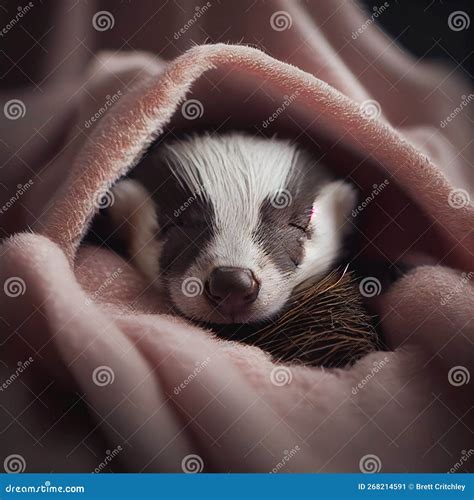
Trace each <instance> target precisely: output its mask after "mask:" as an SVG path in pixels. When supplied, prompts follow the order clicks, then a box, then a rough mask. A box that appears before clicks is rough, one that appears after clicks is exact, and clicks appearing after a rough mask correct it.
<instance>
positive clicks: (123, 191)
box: [107, 179, 161, 279]
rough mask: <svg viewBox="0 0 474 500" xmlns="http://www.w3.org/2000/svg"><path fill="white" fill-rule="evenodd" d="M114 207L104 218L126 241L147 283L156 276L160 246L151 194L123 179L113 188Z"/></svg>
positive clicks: (155, 212) (136, 184) (133, 181)
mask: <svg viewBox="0 0 474 500" xmlns="http://www.w3.org/2000/svg"><path fill="white" fill-rule="evenodd" d="M112 199H113V203H112V204H111V205H110V207H109V208H108V209H107V215H108V216H109V218H110V221H111V223H112V225H113V226H114V227H115V228H116V230H117V232H118V233H119V235H120V237H121V238H122V239H123V240H124V241H125V243H126V247H127V251H128V254H129V257H130V259H131V260H132V262H133V263H134V264H135V265H136V267H138V269H139V270H140V271H142V273H143V274H145V276H147V277H148V278H150V279H156V277H157V275H158V272H159V258H160V254H161V243H160V242H159V241H158V239H157V234H158V232H159V225H158V215H157V209H156V206H155V203H154V202H153V199H152V198H151V196H150V193H149V192H148V191H147V190H146V189H145V187H144V186H143V185H142V184H141V183H140V182H138V181H136V180H133V179H125V180H122V181H119V182H118V183H117V184H116V185H115V186H114V187H113V188H112Z"/></svg>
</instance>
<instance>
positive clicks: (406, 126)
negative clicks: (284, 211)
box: [0, 1, 474, 472]
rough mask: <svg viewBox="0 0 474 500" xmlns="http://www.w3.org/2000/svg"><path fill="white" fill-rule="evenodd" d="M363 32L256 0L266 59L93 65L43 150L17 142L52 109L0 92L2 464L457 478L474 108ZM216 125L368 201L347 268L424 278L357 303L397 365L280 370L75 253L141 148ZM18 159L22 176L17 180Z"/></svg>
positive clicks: (473, 303)
mask: <svg viewBox="0 0 474 500" xmlns="http://www.w3.org/2000/svg"><path fill="white" fill-rule="evenodd" d="M217 8H218V7H216V9H217ZM219 8H221V7H219ZM229 11H231V9H230V8H229ZM206 15H209V16H210V17H209V20H208V23H209V24H210V25H212V23H217V22H218V19H219V16H218V15H217V13H212V8H210V10H209V13H208V14H206ZM366 17H367V15H366V14H364V13H363V12H361V11H360V10H359V9H358V8H357V6H356V5H355V4H352V3H350V4H349V3H346V4H345V5H344V6H343V5H342V4H341V3H340V2H339V3H338V2H321V3H319V2H318V3H315V4H314V5H312V6H311V8H309V7H302V6H300V5H297V4H296V3H293V2H277V1H275V2H266V3H265V5H261V6H259V7H258V15H256V16H255V19H256V20H258V21H259V22H258V31H259V35H260V36H261V37H262V38H261V40H263V42H262V43H264V44H265V48H266V51H267V52H268V53H270V54H272V56H273V57H272V56H270V55H267V54H265V53H264V52H262V51H260V50H257V49H255V48H251V47H247V46H242V45H224V44H210V45H201V46H196V47H194V48H192V49H190V50H189V51H187V52H185V53H184V54H183V55H181V56H179V57H176V58H175V59H174V60H172V61H170V62H166V63H165V61H163V60H161V59H158V58H156V57H154V56H153V55H151V54H146V53H137V52H129V53H115V54H112V53H103V54H101V55H100V56H98V57H96V58H95V60H94V62H93V63H92V64H91V65H90V66H89V67H88V69H87V71H86V73H85V74H84V75H82V78H81V80H80V81H78V82H75V85H74V89H75V90H74V92H72V94H71V95H73V96H74V99H72V100H67V101H66V100H64V101H63V102H64V110H63V112H61V109H58V110H55V120H54V123H53V124H48V123H44V124H43V128H41V129H40V132H41V134H42V135H44V137H45V142H44V143H43V144H40V145H39V144H38V139H37V138H36V134H35V139H34V140H31V141H30V140H28V137H29V134H30V133H31V131H32V130H33V129H34V128H35V127H38V125H37V124H38V121H39V120H41V118H43V119H44V116H45V109H48V108H47V106H46V105H45V101H46V102H48V95H49V97H50V98H51V99H52V101H51V102H53V101H54V100H55V99H56V100H57V99H58V95H55V96H54V92H52V93H51V94H46V96H42V97H41V98H39V97H36V96H35V95H33V94H30V95H29V94H27V93H24V94H22V93H20V92H16V93H12V94H9V95H2V107H4V106H5V108H4V109H5V110H6V109H7V103H10V104H9V108H8V109H9V111H8V113H7V111H5V112H4V115H5V116H2V120H3V121H2V130H3V126H5V130H6V133H5V136H4V137H5V139H4V144H7V146H8V147H7V150H8V151H6V153H5V155H4V158H2V159H3V160H4V161H5V168H4V170H3V171H2V172H1V174H0V175H1V177H0V181H1V182H2V185H3V186H4V188H5V190H2V193H3V195H4V199H3V200H2V206H3V208H2V214H1V217H0V224H1V227H2V230H3V232H4V234H6V235H11V236H10V237H9V238H8V239H6V240H5V241H4V242H3V245H2V247H1V249H0V284H1V285H2V290H1V292H2V297H1V301H0V319H1V323H0V324H1V325H2V328H1V337H0V345H1V359H0V462H4V467H5V468H7V467H19V469H20V470H26V471H29V472H33V471H51V470H54V471H77V472H79V471H94V470H98V471H102V470H110V469H112V470H115V471H131V472H138V471H147V472H151V471H160V472H161V471H185V472H195V471H201V470H203V471H248V472H256V471H261V472H264V471H268V472H270V471H274V472H276V471H278V472H280V471H281V472H284V471H315V472H319V471H321V472H355V471H359V470H362V471H363V472H373V471H383V472H395V471H410V472H414V471H418V472H423V471H426V472H428V471H430V472H435V471H439V472H443V471H449V470H451V469H453V470H458V469H459V468H460V467H457V466H456V464H457V463H458V462H459V461H460V460H461V458H462V456H463V453H464V455H465V454H466V450H467V449H469V448H470V446H469V440H470V439H471V440H472V381H471V374H472V373H473V370H474V362H473V341H474V321H473V310H474V290H473V280H472V278H473V277H474V274H473V272H474V265H473V264H474V262H473V251H474V234H473V231H472V228H473V222H474V208H473V205H472V203H471V201H470V193H471V190H472V172H470V171H469V161H470V159H471V157H470V151H471V150H472V149H470V148H472V144H471V146H469V141H470V138H469V134H468V128H467V126H466V123H467V116H464V115H462V114H461V115H459V116H457V117H456V119H455V120H453V121H452V123H451V122H450V123H449V126H445V127H443V126H441V125H440V123H441V121H442V120H443V119H444V118H446V116H449V114H450V113H451V112H452V109H453V106H455V105H457V102H458V100H459V99H460V97H459V96H461V95H466V94H468V92H467V90H466V89H464V88H463V84H462V82H459V81H456V80H454V79H453V76H452V75H449V74H448V72H444V70H442V69H440V68H434V67H427V66H425V65H423V64H415V61H413V60H411V58H410V57H409V56H407V55H406V54H404V53H402V52H401V51H400V50H399V49H398V48H397V47H396V46H394V45H393V43H392V41H391V40H389V39H387V38H386V37H385V36H384V35H382V34H381V33H380V32H379V31H377V29H376V28H375V27H374V26H372V25H370V26H368V27H367V29H364V32H363V35H361V36H359V37H356V39H355V40H351V41H350V43H348V40H349V38H350V36H351V33H352V32H353V31H354V26H361V25H363V24H364V21H366ZM239 22H242V21H240V20H239V19H236V20H235V22H234V28H235V26H236V25H238V24H239ZM248 29H250V28H248ZM183 36H184V35H183ZM236 40H237V39H236ZM282 61H285V62H282ZM61 96H62V94H59V97H60V98H62V97H61ZM13 99H18V100H19V101H20V104H18V103H17V104H16V106H15V107H17V110H16V111H15V107H14V104H12V103H11V101H12V100H13ZM453 103H454V104H453ZM22 105H23V107H24V109H25V110H26V113H25V116H23V117H21V116H20V119H11V117H12V114H13V113H17V112H18V110H19V113H20V115H22V114H23V110H22ZM18 106H19V108H18ZM8 114H9V115H10V116H7V115H8ZM58 116H59V118H60V119H59V118H58ZM50 125H51V126H50ZM53 125H54V126H53ZM7 127H8V128H7ZM207 127H212V128H215V129H218V130H226V129H231V128H238V129H245V130H248V131H250V132H251V133H258V132H264V133H266V134H273V133H278V134H280V135H286V136H290V137H293V138H295V139H297V140H299V141H301V142H302V143H307V144H311V146H312V147H313V148H320V150H321V156H322V157H323V158H324V160H325V161H326V163H327V164H328V165H329V166H330V168H333V169H334V170H335V171H336V173H337V174H338V175H341V176H343V177H347V178H350V179H351V180H352V182H354V183H355V184H356V185H357V186H358V187H359V189H360V191H361V203H362V201H364V205H362V204H361V205H360V206H359V208H358V211H357V213H356V214H355V215H354V218H359V217H360V221H361V222H360V224H358V226H357V227H358V228H357V231H358V235H359V237H358V248H357V251H358V252H359V253H360V254H361V255H365V256H366V257H367V258H371V257H374V258H379V259H380V258H383V259H386V260H388V261H389V262H392V263H394V264H395V266H396V265H397V264H398V263H401V262H411V263H416V264H418V267H417V268H416V269H415V270H414V271H412V272H410V273H409V274H407V275H406V276H404V277H403V278H401V279H400V280H399V281H397V282H396V283H395V284H394V285H393V286H392V287H390V288H385V287H383V286H382V289H377V290H376V292H375V293H371V292H370V293H369V294H368V295H372V296H373V295H376V296H375V297H372V298H369V299H368V301H369V302H370V304H369V306H370V307H371V308H372V309H374V310H376V311H377V312H378V314H379V317H380V328H381V330H382V331H383V332H384V335H385V337H386V339H387V342H388V343H389V347H390V349H391V351H390V352H381V353H375V354H371V355H368V356H367V357H365V358H364V359H362V360H360V361H359V362H357V363H356V365H355V366H354V367H352V368H350V369H346V370H342V369H334V370H323V369H318V368H308V367H302V366H282V365H276V364H274V363H272V362H271V361H270V359H269V358H268V356H266V355H265V354H264V353H263V352H262V351H260V350H259V349H257V348H254V347H249V346H244V345H240V344H236V343H232V342H226V341H223V340H218V339H216V338H214V337H213V336H212V335H211V334H210V333H209V332H206V331H204V330H201V329H199V328H197V327H194V326H192V325H190V324H188V323H186V322H184V321H183V320H181V319H178V318H175V317H172V316H170V315H168V314H167V313H168V312H169V311H167V308H166V306H165V305H164V302H163V300H162V299H161V298H160V295H159V293H158V291H157V290H154V289H152V288H150V287H149V286H148V285H147V283H146V282H145V280H144V279H143V278H142V277H141V276H140V274H139V273H138V272H137V271H136V270H135V269H134V268H133V267H131V265H130V264H129V263H127V262H126V261H125V260H123V259H122V258H121V257H119V256H118V255H116V254H114V253H112V252H110V251H108V250H106V249H103V248H98V247H93V246H90V245H85V244H83V243H82V239H83V237H84V235H85V233H86V232H87V228H88V227H89V224H90V222H91V219H92V217H93V216H94V214H95V213H96V211H97V209H98V207H99V206H100V205H101V204H102V203H104V199H105V200H106V201H105V202H107V196H105V198H104V193H106V192H107V190H108V188H109V187H110V186H111V185H112V184H113V183H114V182H115V181H116V180H117V179H118V178H119V177H120V176H122V175H124V174H125V173H126V172H128V171H129V170H130V169H131V168H132V167H133V165H134V164H135V163H136V162H137V161H138V159H139V158H140V155H141V154H142V153H143V152H144V151H145V149H146V148H147V146H148V145H149V144H150V143H151V142H152V141H153V140H154V139H156V138H157V137H159V136H161V135H162V134H165V133H166V134H174V133H175V132H176V131H178V130H179V131H181V130H200V129H203V128H207ZM58 131H60V132H61V133H58ZM15 141H20V142H15ZM40 143H41V139H40ZM18 148H21V149H23V153H25V151H29V152H30V154H29V159H28V161H27V162H26V161H22V162H21V163H18V162H17V163H15V162H16V159H17V158H18V155H16V154H14V152H15V151H16V150H17V149H18ZM40 153H41V154H40ZM382 183H386V184H385V185H386V188H384V189H383V190H378V191H380V193H376V194H375V195H374V186H380V185H381V184H382ZM366 199H369V201H368V202H367V203H365V201H366ZM366 278H371V276H366ZM376 285H377V283H376ZM376 288H377V287H376ZM471 442H472V441H471ZM463 463H464V462H463ZM12 464H13V465H12ZM463 467H464V466H463Z"/></svg>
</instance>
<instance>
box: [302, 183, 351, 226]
mask: <svg viewBox="0 0 474 500" xmlns="http://www.w3.org/2000/svg"><path fill="white" fill-rule="evenodd" d="M356 203H357V191H356V189H355V187H354V186H353V185H352V184H350V183H349V182H346V181H341V180H338V181H333V182H330V183H329V184H326V185H325V186H324V187H323V188H322V189H321V190H320V191H319V193H318V196H317V197H316V199H315V200H314V203H313V216H312V218H311V224H312V225H313V228H315V229H316V228H317V227H318V226H320V224H321V223H322V222H323V221H321V219H320V218H321V217H322V218H323V219H324V223H326V224H327V223H330V225H331V226H332V227H331V229H332V231H334V232H337V233H341V232H342V234H346V233H347V232H348V231H349V230H350V228H351V224H350V222H348V218H349V216H350V213H351V211H352V210H353V209H354V207H355V206H356Z"/></svg>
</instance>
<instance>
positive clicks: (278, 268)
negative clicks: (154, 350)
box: [107, 133, 356, 323]
mask: <svg viewBox="0 0 474 500" xmlns="http://www.w3.org/2000/svg"><path fill="white" fill-rule="evenodd" d="M113 198H114V200H115V201H114V203H113V205H112V206H111V207H110V208H109V209H108V214H107V215H109V217H110V219H109V220H110V221H111V222H112V224H113V225H115V226H116V227H121V228H122V234H123V236H124V239H125V240H126V242H127V243H126V245H127V248H128V253H129V256H130V258H131V260H132V262H133V263H134V265H135V266H136V267H138V268H139V269H140V270H141V271H142V273H143V274H145V275H146V276H147V277H148V278H149V279H150V280H151V281H152V282H153V283H154V284H155V285H157V286H159V287H162V289H163V290H164V292H165V293H166V295H167V296H168V298H169V300H170V301H171V303H172V305H173V306H174V307H175V308H176V309H177V310H178V311H179V312H180V313H181V314H183V315H184V316H186V317H188V318H190V319H192V320H197V321H203V322H209V323H254V322H262V321H265V320H268V319H271V318H272V317H274V316H275V315H276V314H277V313H278V312H279V311H281V309H282V308H283V307H284V306H285V303H286V302H287V301H288V299H289V297H290V294H291V293H292V291H293V290H294V289H295V287H300V286H304V285H303V284H305V283H308V281H309V280H310V281H311V282H314V281H315V280H317V279H318V278H321V277H323V276H324V275H325V274H327V272H328V271H329V270H331V268H332V266H334V265H335V263H336V261H337V260H338V258H339V257H340V255H341V251H342V249H343V240H344V236H345V235H346V233H347V230H348V226H350V224H349V223H348V222H347V221H346V217H347V216H348V214H350V212H351V210H352V209H353V208H354V206H355V203H356V193H355V190H354V188H353V187H352V185H350V184H348V183H346V182H344V181H341V180H334V179H332V178H331V176H330V175H329V173H328V171H327V170H326V169H325V168H324V167H323V166H322V165H320V164H319V163H317V162H316V161H315V160H314V158H313V157H312V156H311V155H310V154H308V153H307V152H306V151H304V150H302V149H300V148H299V147H297V146H295V145H294V144H292V143H291V142H289V141H286V140H277V139H265V138H256V137H251V136H247V135H244V134H241V133H230V134H227V135H212V136H211V135H202V136H192V137H187V138H186V139H183V140H176V141H175V142H171V143H165V144H162V145H159V146H158V147H157V148H155V149H153V150H152V151H151V152H150V153H149V154H147V155H146V156H145V158H144V159H143V160H142V161H141V162H140V163H139V165H137V167H136V168H135V169H134V170H133V172H132V174H131V178H127V179H125V180H122V181H120V182H119V183H118V184H117V185H116V186H115V187H114V188H113Z"/></svg>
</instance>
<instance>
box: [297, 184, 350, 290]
mask: <svg viewBox="0 0 474 500" xmlns="http://www.w3.org/2000/svg"><path fill="white" fill-rule="evenodd" d="M356 200H357V194H356V190H355V188H354V187H353V186H352V185H351V184H349V183H347V182H344V181H334V182H330V183H328V184H326V185H324V186H323V187H322V188H321V189H320V191H319V193H318V195H317V197H316V199H315V201H314V203H313V213H312V216H311V222H310V225H311V228H312V234H313V235H312V236H311V237H310V238H309V239H308V240H307V242H306V243H305V255H304V258H303V263H302V265H301V267H300V269H299V270H298V275H297V283H298V284H299V286H300V285H302V284H304V286H306V284H308V283H312V282H314V281H317V280H318V279H320V278H321V277H322V276H324V275H325V274H326V273H327V272H328V271H329V270H330V269H331V267H332V266H333V265H334V263H335V262H337V259H338V257H339V256H340V254H341V250H342V246H343V242H344V237H345V235H346V234H347V233H348V232H349V230H350V229H351V227H352V225H351V223H350V222H349V221H348V217H350V213H351V210H352V209H353V208H354V206H355V204H356Z"/></svg>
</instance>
